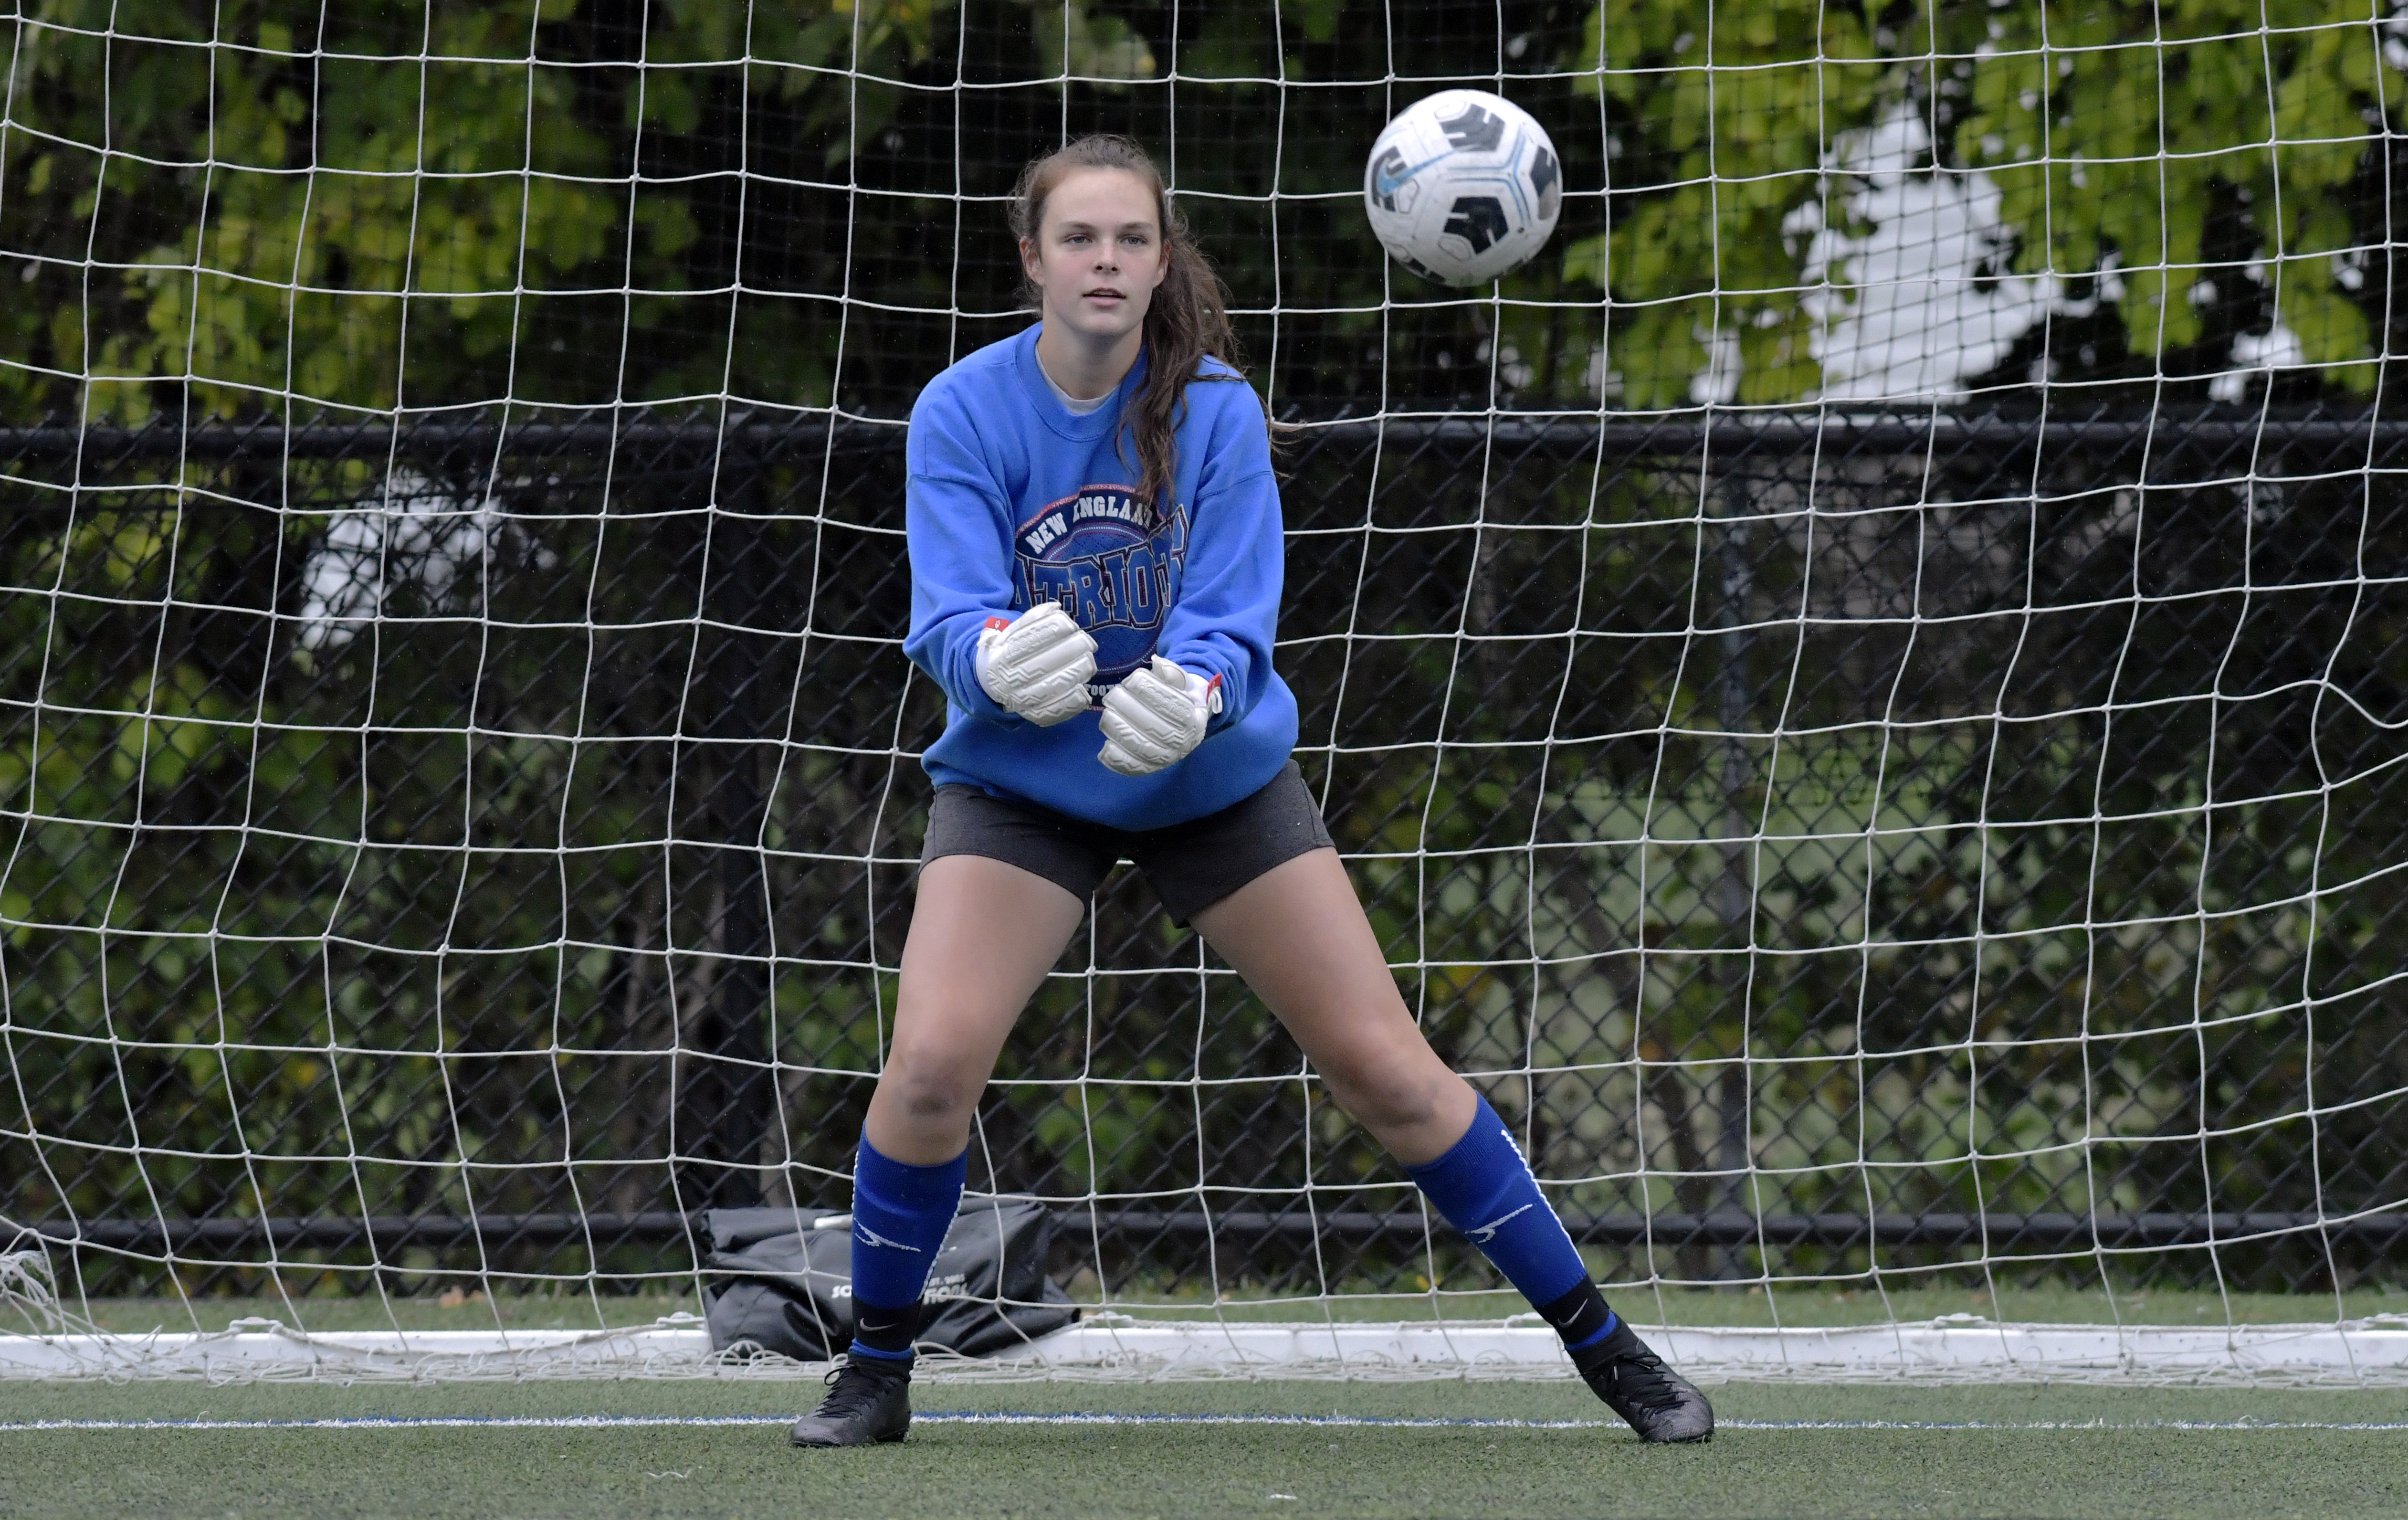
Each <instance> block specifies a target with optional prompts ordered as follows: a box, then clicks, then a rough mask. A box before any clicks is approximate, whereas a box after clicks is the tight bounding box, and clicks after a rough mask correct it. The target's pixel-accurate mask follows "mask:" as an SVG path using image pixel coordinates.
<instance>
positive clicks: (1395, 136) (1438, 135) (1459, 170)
mask: <svg viewBox="0 0 2408 1520" xmlns="http://www.w3.org/2000/svg"><path fill="white" fill-rule="evenodd" d="M1563 203H1564V185H1563V169H1562V166H1561V165H1560V164H1559V162H1558V161H1557V160H1556V158H1555V144H1554V143H1553V142H1551V141H1549V140H1548V138H1547V134H1546V131H1545V129H1544V128H1542V127H1541V126H1540V125H1539V123H1538V122H1534V121H1532V120H1531V119H1530V113H1529V112H1527V111H1526V110H1524V109H1523V108H1521V107H1519V106H1516V105H1514V104H1513V103H1512V101H1510V100H1507V99H1505V98H1504V97H1502V96H1500V95H1492V94H1490V93H1487V92H1486V91H1484V90H1441V91H1440V92H1439V93H1437V94H1434V95H1430V96H1427V97H1426V98H1424V99H1421V100H1417V101H1414V102H1413V103H1412V105H1410V106H1408V107H1406V108H1404V109H1403V110H1401V111H1399V112H1398V113H1397V119H1396V120H1395V121H1393V122H1389V123H1388V126H1387V130H1386V131H1384V132H1382V133H1381V134H1380V140H1379V141H1377V142H1375V143H1373V144H1372V145H1371V162H1370V164H1369V165H1367V166H1366V167H1365V169H1364V171H1363V208H1364V209H1365V210H1366V211H1367V212H1369V214H1370V218H1371V230H1372V231H1373V232H1374V233H1377V234H1378V235H1379V237H1380V242H1381V244H1382V245H1383V247H1385V248H1386V249H1387V251H1389V253H1391V254H1392V255H1394V256H1395V258H1396V260H1397V262H1398V264H1401V265H1404V266H1405V267H1406V268H1408V269H1411V270H1412V271H1413V273H1415V274H1417V275H1424V276H1426V277H1427V278H1429V279H1431V280H1437V281H1438V282H1439V283H1441V284H1442V285H1482V284H1485V283H1487V282H1488V281H1489V280H1495V279H1496V278H1498V276H1499V275H1502V274H1504V273H1505V272H1506V271H1507V270H1509V269H1512V268H1513V267H1514V266H1515V265H1520V264H1522V263H1524V262H1525V261H1527V259H1528V258H1529V257H1530V256H1531V255H1532V254H1534V253H1536V252H1538V251H1539V250H1540V249H1541V248H1543V247H1545V246H1546V242H1547V238H1548V237H1549V236H1551V235H1552V234H1553V233H1554V232H1555V214H1556V213H1557V212H1558V211H1560V210H1562V209H1563Z"/></svg>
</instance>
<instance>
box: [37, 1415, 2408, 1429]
mask: <svg viewBox="0 0 2408 1520" xmlns="http://www.w3.org/2000/svg"><path fill="white" fill-rule="evenodd" d="M794 1418H795V1417H794V1416H793V1415H792V1414H556V1415H552V1414H423V1415H412V1414H394V1415H376V1414H371V1415H347V1416H342V1417H338V1418H328V1419H322V1420H209V1419H194V1420H0V1435H6V1434H22V1433H28V1432H38V1431H44V1430H457V1429H492V1430H620V1429H650V1428H657V1427H709V1426H781V1425H788V1424H791V1423H793V1421H794ZM911 1418H912V1420H913V1421H914V1422H915V1423H918V1424H923V1425H1038V1426H1044V1425H1059V1426H1088V1425H1114V1426H1146V1425H1214V1426H1219V1425H1226V1426H1283V1425H1284V1426H1310V1427H1326V1428H1332V1429H1340V1428H1344V1429H1355V1428H1361V1429H1397V1430H1453V1429H1475V1430H1598V1429H1620V1428H1621V1422H1620V1421H1618V1420H1479V1419H1455V1420H1447V1419H1412V1418H1403V1417H1389V1416H1383V1415H1376V1414H1112V1413H1105V1412H1083V1413H1069V1414H1031V1413H1019V1412H1009V1411H998V1412H974V1411H941V1410H940V1411H935V1412H929V1413H925V1414H918V1413H915V1414H913V1415H912V1416H911ZM1715 1428H1716V1429H1718V1430H1933V1431H1948V1430H2003V1431H2017V1430H2031V1431H2045V1430H2211V1431H2212V1430H2266V1431H2275V1430H2383V1431H2408V1420H2248V1419H2243V1420H1724V1421H1721V1422H1719V1423H1718V1424H1717V1425H1716V1427H1715Z"/></svg>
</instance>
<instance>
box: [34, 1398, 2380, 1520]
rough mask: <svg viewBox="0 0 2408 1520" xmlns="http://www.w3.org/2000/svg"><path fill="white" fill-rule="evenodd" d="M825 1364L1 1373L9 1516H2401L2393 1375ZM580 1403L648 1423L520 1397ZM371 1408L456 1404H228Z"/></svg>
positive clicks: (1482, 1519) (1489, 1519)
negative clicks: (1790, 1381)
mask: <svg viewBox="0 0 2408 1520" xmlns="http://www.w3.org/2000/svg"><path fill="white" fill-rule="evenodd" d="M818 1391H819V1390H818V1388H817V1386H816V1384H809V1383H791V1382H788V1383H768V1382H760V1381H741V1382H650V1383H641V1382H627V1383H582V1384H581V1383H571V1382H560V1383H534V1384H452V1385H449V1386H440V1387H408V1386H396V1385H374V1386H371V1385H359V1386H353V1387H349V1388H345V1387H336V1386H324V1387H320V1386H311V1385H294V1384H241V1385H224V1386H218V1387H208V1386H205V1385H196V1384H126V1385H118V1386H108V1385H105V1384H56V1383H0V1516H20V1515H28V1516H30V1515H59V1514H112V1515H116V1514H174V1515H206V1516H215V1515H243V1516H249V1515H284V1514H293V1515H310V1516H325V1517H340V1516H354V1515H363V1516H364V1515H394V1516H409V1517H412V1520H424V1517H431V1516H444V1515H575V1516H618V1515H729V1516H754V1515H762V1516H768V1515H776V1516H787V1515H795V1516H853V1515H903V1516H945V1515H976V1516H1003V1515H1111V1516H1118V1515H1225V1514H1263V1513H1269V1514H1281V1515H1313V1516H1324V1515H1463V1516H1478V1517H1480V1520H1492V1517H1504V1516H1556V1515H1663V1516H1681V1517H1702V1516H1713V1515H1765V1516H1775V1515H1799V1516H1806V1515H1904V1516H1945V1515H2018V1516H2022V1515H2032V1516H2044V1515H2064V1516H2086V1515H2170V1516H2171V1515H2200V1516H2223V1515H2231V1516H2249V1517H2252V1520H2257V1517H2263V1516H2269V1515H2291V1514H2299V1515H2329V1516H2345V1515H2385V1516H2394V1517H2396V1516H2398V1515H2401V1514H2403V1513H2408V1392H2403V1391H2401V1390H2399V1389H2390V1390H2381V1391H2351V1392H2308V1391H2296V1390H2251V1389H2229V1388H2228V1389H2134V1388H2099V1387H2057V1388H2043V1387H2032V1386H1993V1387H1937V1388H1934V1387H1906V1386H1896V1385H1891V1386H1877V1387H1866V1386H1856V1387H1798V1386H1767V1385H1724V1386H1721V1387H1718V1388H1713V1389H1710V1390H1709V1392H1710V1393H1711V1395H1712V1396H1713V1399H1714V1402H1715V1407H1716V1409H1717V1411H1718V1412H1719V1413H1720V1415H1721V1417H1722V1418H1723V1420H1724V1422H1725V1424H1724V1427H1723V1428H1722V1429H1721V1431H1720V1432H1719V1433H1718V1434H1717V1435H1716V1436H1715V1438H1714V1441H1713V1444H1712V1445H1710V1446H1705V1447H1687V1448H1645V1447H1641V1446H1640V1445H1638V1444H1637V1443H1636V1442H1635V1441H1632V1440H1631V1439H1630V1437H1629V1435H1628V1433H1627V1431H1626V1430H1624V1429H1623V1428H1622V1427H1620V1426H1619V1425H1618V1424H1617V1425H1613V1426H1610V1427H1609V1426H1605V1425H1599V1424H1594V1423H1584V1424H1580V1425H1576V1426H1570V1427H1563V1426H1555V1427H1549V1426H1547V1425H1545V1424H1543V1423H1536V1422H1556V1421H1581V1422H1594V1421H1597V1420H1598V1418H1599V1417H1600V1416H1606V1417H1608V1418H1610V1416H1607V1413H1606V1411H1604V1409H1603V1408H1602V1407H1601V1406H1600V1405H1598V1404H1597V1403H1596V1402H1595V1401H1594V1400H1593V1399H1591V1398H1589V1396H1588V1394H1587V1393H1586V1391H1585V1390H1584V1389H1582V1388H1581V1387H1580V1386H1579V1385H1578V1384H1570V1383H1562V1382H1541V1383H1525V1384H1506V1383H1457V1382H1450V1383H1435V1382H1433V1383H1412V1384H1331V1383H1254V1384H1247V1383H1217V1384H1152V1385H1128V1384H939V1385H936V1386H931V1387H925V1388H923V1389H921V1390H919V1397H918V1398H917V1400H916V1401H917V1403H918V1406H919V1408H920V1409H921V1411H922V1412H923V1413H924V1415H926V1414H940V1413H944V1412H951V1413H957V1414H962V1415H969V1414H979V1413H982V1414H988V1415H995V1414H1020V1415H1026V1416H1060V1415H1075V1414H1081V1413H1087V1414H1098V1415H1110V1416H1116V1417H1118V1418H1117V1420H1108V1419H1088V1420H1070V1421H1064V1422H1060V1423H1038V1422H1034V1421H1032V1422H1028V1423H1006V1422H1001V1421H994V1422H987V1423H981V1422H978V1421H974V1420H970V1419H967V1418H963V1419H946V1418H941V1417H939V1418H924V1419H922V1420H921V1422H920V1423H918V1424H917V1425H915V1426H914V1427H913V1429H912V1433H911V1439H910V1441H907V1442H905V1443H904V1444H902V1445H900V1446H888V1447H882V1448H878V1449H875V1450H871V1451H859V1452H796V1451H793V1450H791V1449H789V1448H788V1447H787V1446H786V1444H785V1431H784V1429H783V1427H782V1420H783V1419H785V1418H791V1416H792V1414H793V1413H794V1412H796V1410H798V1409H799V1408H800V1407H801V1406H802V1405H803V1404H805V1403H807V1402H809V1401H810V1399H811V1398H813V1397H814V1396H816V1394H817V1393H818ZM1333 1415H1334V1416H1337V1417H1338V1418H1339V1419H1340V1420H1341V1421H1352V1422H1357V1423H1332V1422H1331V1419H1330V1417H1331V1416H1333ZM580 1416H583V1417H589V1418H590V1417H596V1416H599V1417H605V1418H618V1419H623V1420H642V1421H647V1422H658V1423H644V1424H619V1425H593V1424H588V1425H583V1426H574V1425H543V1424H533V1423H523V1424H521V1423H505V1422H512V1421H528V1422H532V1421H539V1420H547V1419H563V1418H576V1417H580ZM1144 1416H1153V1418H1144ZM1248 1416H1253V1417H1255V1418H1254V1421H1253V1422H1252V1423H1249V1422H1248V1421H1247V1419H1246V1418H1245V1417H1248ZM1264 1416H1289V1417H1295V1416H1306V1417H1310V1418H1312V1419H1314V1420H1316V1421H1317V1422H1319V1423H1299V1422H1297V1421H1295V1420H1294V1419H1293V1418H1291V1419H1290V1420H1289V1421H1287V1422H1284V1423H1279V1422H1274V1421H1272V1420H1269V1419H1264V1418H1262V1417H1264ZM378 1417H385V1418H390V1419H399V1420H427V1419H449V1420H459V1421H462V1422H464V1423H459V1424H447V1425H391V1424H388V1425H366V1426H361V1425H350V1426H339V1427H293V1426H289V1425H286V1426H273V1425H271V1426H266V1427H250V1428H242V1427H238V1426H239V1424H240V1423H242V1422H273V1421H298V1420H330V1419H331V1420H368V1419H375V1418H378ZM748 1417H749V1418H748ZM152 1420H156V1421H193V1422H208V1424H202V1425H184V1426H164V1427H149V1428H130V1427H127V1426H126V1424H125V1423H124V1422H138V1421H152ZM51 1421H103V1422H114V1423H115V1424H114V1427H108V1428H89V1427H86V1428H56V1427H53V1428H29V1426H30V1425H32V1424H34V1423H36V1422H51ZM705 1421H716V1422H720V1423H701V1422H705ZM1406 1421H1429V1422H1441V1421H1443V1422H1470V1421H1523V1422H1534V1423H1525V1424H1520V1425H1505V1424H1475V1423H1448V1424H1403V1423H1383V1422H1406ZM219 1422H224V1424H220V1423H219ZM769 1422H777V1423H769ZM228 1425H234V1426H237V1427H231V1428H229V1427H227V1426H228Z"/></svg>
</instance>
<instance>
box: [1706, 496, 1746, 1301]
mask: <svg viewBox="0 0 2408 1520" xmlns="http://www.w3.org/2000/svg"><path fill="white" fill-rule="evenodd" d="M1749 485H1750V482H1749V480H1748V476H1747V473H1746V470H1745V468H1744V467H1743V466H1742V468H1738V469H1727V470H1725V471H1724V472H1723V473H1722V477H1721V480H1719V482H1718V489H1717V490H1716V491H1715V492H1714V496H1715V498H1716V499H1717V500H1718V501H1719V502H1720V504H1721V507H1722V512H1721V517H1722V533H1721V536H1720V537H1721V542H1720V544H1719V545H1718V546H1717V550H1718V554H1717V558H1718V560H1719V564H1718V566H1717V569H1718V570H1719V572H1720V575H1719V579H1720V581H1721V582H1722V584H1721V587H1720V591H1721V596H1720V598H1719V600H1720V603H1721V606H1720V611H1719V619H1720V622H1721V624H1722V625H1723V627H1724V628H1726V629H1727V630H1728V631H1727V633H1726V634H1725V635H1724V638H1723V648H1722V659H1721V662H1720V663H1719V665H1718V666H1717V667H1716V669H1715V671H1714V684H1715V687H1716V691H1715V697H1716V705H1717V708H1718V711H1717V713H1716V717H1717V720H1718V721H1719V722H1720V724H1721V726H1722V731H1723V738H1722V752H1723V753H1722V794H1723V822H1722V825H1721V826H1722V833H1723V837H1724V844H1723V852H1722V853H1723V866H1722V876H1721V880H1720V881H1718V882H1716V883H1715V892H1714V909H1715V916H1716V917H1717V918H1719V919H1720V920H1721V924H1722V940H1723V944H1724V946H1725V948H1726V951H1727V955H1726V958H1725V959H1724V961H1723V973H1722V975H1721V976H1720V977H1719V978H1717V979H1716V980H1717V981H1719V982H1720V983H1721V985H1722V989H1723V996H1724V997H1725V998H1726V1000H1727V1007H1728V1008H1729V1009H1730V1010H1732V1011H1733V1012H1734V1014H1735V1016H1736V1018H1737V1020H1738V1026H1739V1035H1738V1044H1737V1048H1736V1049H1735V1050H1734V1051H1733V1052H1732V1053H1731V1058H1730V1059H1729V1060H1727V1062H1725V1063H1724V1065H1723V1068H1722V1078H1721V1081H1720V1082H1719V1083H1717V1085H1718V1086H1719V1087H1720V1088H1721V1091H1720V1093H1718V1094H1717V1095H1716V1099H1715V1104H1714V1106H1715V1109H1716V1110H1717V1111H1718V1115H1719V1117H1720V1119H1721V1121H1722V1126H1721V1128H1722V1133H1721V1135H1720V1136H1719V1138H1718V1140H1717V1143H1716V1144H1715V1146H1714V1148H1713V1167H1714V1168H1715V1169H1717V1170H1719V1171H1721V1172H1723V1173H1724V1174H1725V1175H1724V1177H1723V1185H1722V1188H1721V1190H1720V1191H1721V1193H1722V1196H1723V1197H1722V1202H1723V1207H1724V1208H1726V1209H1734V1210H1739V1211H1742V1212H1746V1211H1747V1210H1748V1208H1749V1204H1750V1199H1749V1197H1748V1186H1747V1166H1748V1161H1749V1158H1750V1155H1751V1152H1752V1147H1751V1145H1750V1143H1749V1118H1750V1114H1749V1110H1750V1108H1751V1107H1752V1097H1751V1090H1752V1088H1753V1086H1754V1083H1752V1082H1751V1081H1750V1073H1749V1071H1748V1065H1747V1054H1748V1032H1749V1026H1750V1020H1749V1018H1748V997H1749V981H1750V976H1749V973H1750V972H1751V971H1752V970H1753V968H1754V967H1753V964H1752V963H1753V961H1754V959H1755V957H1754V955H1753V954H1747V953H1745V952H1744V951H1743V950H1733V949H1732V948H1731V947H1744V946H1746V945H1748V944H1750V943H1751V942H1752V940H1753V939H1754V938H1755V929H1754V925H1755V917H1756V892H1755V886H1754V882H1753V881H1752V878H1753V875H1754V872H1753V869H1752V867H1753V864H1754V863H1753V862H1752V861H1750V860H1749V858H1748V856H1749V853H1750V847H1749V843H1748V841H1749V839H1750V838H1751V837H1752V836H1753V835H1754V833H1755V824H1754V821H1753V820H1751V819H1750V818H1749V817H1748V815H1747V806H1746V802H1747V794H1748V779H1749V777H1750V776H1751V775H1752V774H1753V772H1754V769H1755V767H1754V764H1753V762H1752V761H1751V760H1750V758H1749V755H1748V749H1747V740H1746V739H1745V738H1742V735H1743V734H1745V733H1746V731H1747V727H1748V710H1749V708H1750V706H1751V705H1752V695H1753V694H1752V693H1751V692H1750V690H1749V685H1750V682H1749V679H1748V663H1749V655H1750V654H1751V653H1752V652H1754V648H1755V642H1756V641H1755V639H1753V638H1750V637H1749V635H1748V631H1747V625H1748V603H1749V601H1750V600H1751V599H1752V597H1753V596H1754V594H1755V591H1756V562H1755V560H1754V559H1753V558H1752V557H1751V555H1750V551H1749V545H1748V516H1749V514H1750V513H1751V512H1752V511H1753V510H1754V509H1755V493H1754V492H1753V491H1752V490H1750V489H1749ZM1743 1250H1744V1248H1742V1247H1737V1246H1733V1245H1731V1244H1730V1243H1728V1242H1724V1243H1723V1244H1722V1246H1721V1248H1720V1249H1719V1250H1718V1251H1717V1252H1716V1253H1715V1255H1716V1256H1717V1257H1718V1258H1719V1259H1718V1260H1717V1261H1716V1263H1715V1273H1714V1275H1716V1276H1717V1277H1741V1276H1744V1275H1746V1272H1747V1267H1746V1263H1745V1260H1744V1256H1743Z"/></svg>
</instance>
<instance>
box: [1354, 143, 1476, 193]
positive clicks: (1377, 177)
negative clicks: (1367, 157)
mask: <svg viewBox="0 0 2408 1520" xmlns="http://www.w3.org/2000/svg"><path fill="white" fill-rule="evenodd" d="M1453 151H1455V150H1454V149H1452V148H1450V149H1448V150H1447V153H1451V152H1453ZM1444 157H1446V153H1440V154H1438V155H1436V156H1435V157H1431V158H1426V159H1423V160H1422V161H1421V162H1420V163H1418V164H1416V165H1413V166H1412V168H1410V169H1407V170H1406V171H1405V172H1404V173H1402V174H1390V173H1389V172H1388V171H1387V170H1385V169H1381V168H1374V169H1373V170H1372V171H1371V183H1372V185H1373V186H1374V187H1376V188H1377V190H1378V192H1379V193H1380V194H1383V195H1393V194H1396V193H1397V187H1398V185H1401V184H1403V183H1404V182H1405V181H1406V180H1408V179H1412V177H1413V176H1414V175H1417V174H1419V173H1421V172H1422V171H1423V170H1424V169H1426V168H1428V167H1429V166H1430V165H1433V164H1435V163H1437V162H1438V161H1439V159H1441V158H1444Z"/></svg>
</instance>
